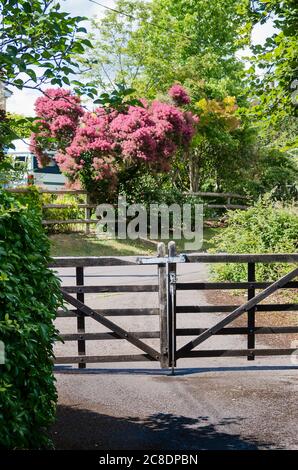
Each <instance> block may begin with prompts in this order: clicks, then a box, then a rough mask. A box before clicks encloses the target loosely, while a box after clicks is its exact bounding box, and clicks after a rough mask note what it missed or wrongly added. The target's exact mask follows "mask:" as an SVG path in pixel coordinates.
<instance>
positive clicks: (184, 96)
mask: <svg viewBox="0 0 298 470" xmlns="http://www.w3.org/2000/svg"><path fill="white" fill-rule="evenodd" d="M168 93H169V95H170V97H171V98H172V100H173V101H174V103H175V104H177V105H178V106H183V105H185V104H189V103H190V97H189V95H188V93H187V91H186V90H185V88H183V86H181V85H179V84H178V83H176V84H175V85H173V86H172V87H171V88H170V89H169V91H168Z"/></svg>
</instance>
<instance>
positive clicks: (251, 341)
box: [247, 263, 256, 361]
mask: <svg viewBox="0 0 298 470" xmlns="http://www.w3.org/2000/svg"><path fill="white" fill-rule="evenodd" d="M247 280H248V282H249V283H251V282H255V281H256V265H255V263H248V264H247ZM255 295H256V290H255V288H254V287H253V286H250V287H249V288H248V289H247V300H250V299H253V298H254V296H255ZM255 323H256V307H255V306H254V307H252V308H251V309H249V310H248V311H247V327H248V334H247V349H254V348H255V346H256V344H255V342H256V340H255ZM254 359H255V356H254V354H250V355H248V356H247V360H248V361H253V360H254Z"/></svg>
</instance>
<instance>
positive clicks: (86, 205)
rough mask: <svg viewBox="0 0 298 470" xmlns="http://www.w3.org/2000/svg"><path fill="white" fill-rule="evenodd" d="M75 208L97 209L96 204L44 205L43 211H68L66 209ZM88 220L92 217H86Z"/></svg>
mask: <svg viewBox="0 0 298 470" xmlns="http://www.w3.org/2000/svg"><path fill="white" fill-rule="evenodd" d="M72 207H74V208H75V209H77V208H78V209H95V208H96V207H97V205H96V204H76V203H73V204H43V205H42V208H43V209H66V208H72ZM86 219H90V217H86Z"/></svg>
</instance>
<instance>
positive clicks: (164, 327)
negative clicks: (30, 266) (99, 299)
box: [51, 242, 298, 371]
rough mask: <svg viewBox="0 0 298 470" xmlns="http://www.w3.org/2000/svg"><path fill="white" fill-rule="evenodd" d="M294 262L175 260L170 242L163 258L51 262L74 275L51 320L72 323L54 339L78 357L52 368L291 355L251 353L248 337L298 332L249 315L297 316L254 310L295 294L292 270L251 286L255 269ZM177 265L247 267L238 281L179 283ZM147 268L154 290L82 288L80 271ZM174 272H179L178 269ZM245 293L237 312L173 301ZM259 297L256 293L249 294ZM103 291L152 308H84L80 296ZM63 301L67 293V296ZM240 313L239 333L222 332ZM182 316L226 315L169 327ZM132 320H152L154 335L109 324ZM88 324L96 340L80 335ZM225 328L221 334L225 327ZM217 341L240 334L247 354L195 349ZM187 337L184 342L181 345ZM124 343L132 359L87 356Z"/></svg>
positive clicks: (277, 306)
mask: <svg viewBox="0 0 298 470" xmlns="http://www.w3.org/2000/svg"><path fill="white" fill-rule="evenodd" d="M278 262H281V263H289V265H290V264H293V263H296V264H297V263H298V254H262V255H246V254H239V255H236V254H235V255H228V254H183V255H177V254H176V248H175V243H174V242H170V244H169V252H168V255H167V256H166V252H165V246H164V244H162V243H161V244H159V247H158V253H157V257H156V258H149V257H143V258H139V259H134V260H131V259H130V260H128V259H125V258H120V257H119V258H110V257H88V258H55V259H54V262H53V263H52V264H51V267H53V268H57V267H59V268H70V267H71V268H74V269H75V273H76V285H75V286H63V287H62V294H63V297H64V300H65V301H66V302H67V303H68V305H69V307H68V308H67V309H66V310H60V311H59V312H58V313H57V316H58V318H59V317H64V318H65V317H68V318H71V317H77V331H76V332H75V333H71V334H69V333H67V334H61V337H62V339H63V340H64V341H66V342H67V341H76V342H77V351H78V354H77V355H75V356H67V355H66V356H64V355H63V356H58V357H56V359H55V363H56V364H72V363H77V364H78V365H79V368H84V367H86V364H88V363H102V362H126V361H127V362H131V361H147V360H149V361H159V362H160V365H161V367H162V368H168V367H171V368H172V370H173V371H174V368H175V367H176V365H177V361H178V360H179V359H182V358H195V357H198V358H203V357H220V356H228V357H232V356H247V358H248V360H254V358H255V357H256V356H273V355H290V354H292V353H293V352H294V351H295V350H296V349H293V348H292V349H290V348H289V349H268V348H265V349H264V348H257V347H256V335H263V334H270V335H272V334H283V333H298V326H288V325H287V326H278V327H268V326H264V327H263V326H256V315H257V314H258V313H261V312H271V313H274V312H285V311H293V312H295V311H298V304H297V303H270V304H264V303H260V302H262V301H264V300H266V299H267V298H268V297H269V296H270V295H271V294H273V293H274V292H276V291H278V290H279V289H289V288H291V289H293V288H298V281H295V280H294V279H295V278H296V277H297V276H298V268H295V269H292V270H290V266H289V271H290V272H289V273H288V274H286V275H285V276H283V277H281V278H280V279H279V280H277V281H275V282H256V269H255V268H256V263H278ZM181 263H206V264H212V263H245V264H247V266H248V269H247V273H248V277H247V281H246V282H187V283H186V282H179V272H178V280H177V266H179V265H180V264H181ZM137 265H155V266H156V268H157V269H156V283H155V284H143V285H142V284H130V285H125V284H123V285H113V286H111V285H97V286H90V285H85V282H84V280H85V277H84V272H85V271H84V270H85V268H87V267H102V268H103V269H104V268H105V267H108V266H130V267H132V266H137ZM178 271H179V270H178ZM227 289H228V290H237V289H241V290H243V289H245V290H247V301H246V302H245V303H243V304H242V305H234V306H233V305H217V306H215V305H211V306H210V305H187V306H185V305H181V304H179V303H178V302H177V292H179V291H185V290H187V291H191V290H193V291H196V290H227ZM259 290H261V291H260V292H258V293H256V291H259ZM106 292H134V293H140V294H142V295H144V294H145V293H146V292H147V293H148V292H151V293H153V292H154V293H156V295H157V307H154V308H116V309H114V308H113V309H94V308H91V307H90V306H88V305H87V304H86V302H85V294H90V293H106ZM71 294H75V295H76V297H74V296H73V295H71ZM246 312H247V325H246V326H245V327H235V326H228V325H230V323H231V322H233V321H234V320H235V319H236V318H238V317H240V316H241V315H243V314H244V313H246ZM188 313H205V314H208V313H227V316H226V317H224V318H223V319H221V320H220V321H218V322H217V323H216V324H214V325H213V326H211V327H209V328H177V326H176V325H177V315H180V314H182V315H185V314H188ZM136 315H137V316H139V315H144V316H146V315H157V316H158V317H159V329H158V330H155V331H138V332H137V331H129V330H128V329H124V328H122V327H120V326H119V325H118V324H117V322H114V321H112V320H111V319H110V317H113V318H114V317H123V316H130V317H135V316H136ZM86 317H89V318H92V319H93V320H94V321H95V322H98V323H100V324H101V325H103V326H104V327H106V328H108V330H109V331H108V332H104V333H94V332H91V333H86V330H85V319H86ZM227 326H228V327H227ZM217 335H245V336H246V338H247V347H246V348H244V349H225V350H223V349H195V348H196V347H197V346H200V345H202V344H203V343H204V342H205V341H206V340H207V339H209V338H210V337H212V336H217ZM177 337H184V338H185V339H186V342H185V344H184V345H183V346H181V347H180V348H177ZM188 337H192V338H193V339H192V340H191V341H187V338H188ZM111 339H122V340H123V339H124V340H126V341H127V342H129V343H130V344H132V345H134V346H135V347H137V348H138V349H139V350H140V354H132V355H127V354H123V355H110V354H109V355H88V354H86V342H87V341H92V340H111ZM144 339H159V341H158V344H159V347H158V348H157V347H152V346H151V345H148V344H147V343H146V342H144Z"/></svg>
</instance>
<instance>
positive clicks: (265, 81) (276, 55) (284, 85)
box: [248, 0, 298, 148]
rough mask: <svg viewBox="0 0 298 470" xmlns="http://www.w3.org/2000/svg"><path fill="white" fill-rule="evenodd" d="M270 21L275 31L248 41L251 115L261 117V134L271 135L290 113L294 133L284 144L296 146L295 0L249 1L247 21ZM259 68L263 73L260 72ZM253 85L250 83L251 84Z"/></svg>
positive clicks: (297, 41) (297, 66)
mask: <svg viewBox="0 0 298 470" xmlns="http://www.w3.org/2000/svg"><path fill="white" fill-rule="evenodd" d="M270 21H271V22H273V25H274V28H275V32H274V33H273V34H272V35H271V36H270V37H268V38H267V39H266V41H265V43H264V45H260V44H256V45H252V51H253V58H252V64H251V68H250V69H249V71H248V74H249V80H250V83H251V90H252V93H253V94H254V95H255V97H257V100H255V101H256V103H255V104H256V106H255V108H254V113H255V118H256V119H260V120H262V121H263V130H264V134H265V135H266V134H267V136H268V134H269V135H271V136H272V135H273V136H274V137H275V138H276V137H279V136H276V135H275V134H276V132H278V129H279V128H280V127H281V126H283V125H284V123H285V121H286V122H287V124H286V127H289V124H288V121H289V118H291V117H296V119H295V120H294V125H295V122H296V125H295V130H296V132H294V134H292V135H291V133H288V136H287V139H285V138H284V139H283V147H284V148H292V147H294V148H295V147H297V145H298V140H297V110H298V37H297V21H298V13H297V1H296V0H284V1H283V2H281V1H279V0H259V1H253V2H250V7H249V16H248V24H249V25H250V26H251V27H252V26H253V25H255V24H264V23H268V22H270ZM260 69H261V70H262V71H263V74H262V75H261V76H260V73H259V72H260ZM252 85H253V86H252ZM277 140H278V139H277Z"/></svg>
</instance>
